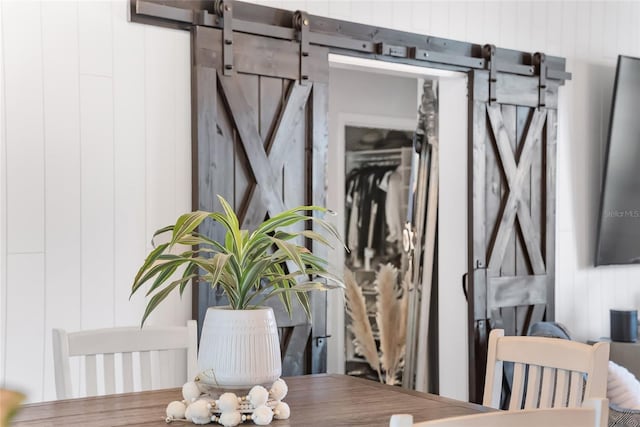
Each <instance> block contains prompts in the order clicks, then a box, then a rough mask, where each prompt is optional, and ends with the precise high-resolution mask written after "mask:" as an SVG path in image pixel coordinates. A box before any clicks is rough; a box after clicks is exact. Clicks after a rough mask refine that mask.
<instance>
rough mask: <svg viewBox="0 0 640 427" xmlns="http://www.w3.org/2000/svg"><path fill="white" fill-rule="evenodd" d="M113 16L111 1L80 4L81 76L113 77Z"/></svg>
mask: <svg viewBox="0 0 640 427" xmlns="http://www.w3.org/2000/svg"><path fill="white" fill-rule="evenodd" d="M111 16H112V14H111V2H109V1H91V2H87V1H79V2H78V17H79V20H78V25H79V33H80V34H81V37H80V40H79V44H78V49H79V50H80V56H79V58H80V74H93V75H98V76H111V75H112V72H113V64H112V62H113V61H112V60H113V52H112V49H113V46H112V37H111V33H112V31H111V25H112V20H111Z"/></svg>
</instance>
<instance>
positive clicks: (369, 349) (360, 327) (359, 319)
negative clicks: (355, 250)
mask: <svg viewBox="0 0 640 427" xmlns="http://www.w3.org/2000/svg"><path fill="white" fill-rule="evenodd" d="M344 284H345V290H344V295H345V298H346V302H347V313H348V314H349V316H350V317H351V325H349V328H350V329H351V332H353V335H354V337H355V338H354V340H353V343H354V344H355V346H356V351H357V352H358V353H360V354H362V355H363V356H364V358H365V359H366V361H367V363H369V366H371V368H372V369H374V370H375V371H376V372H377V373H378V378H379V379H380V381H381V382H382V374H381V372H380V358H379V357H378V349H377V348H376V342H375V340H374V339H373V331H372V330H371V323H369V318H368V317H367V304H366V301H365V299H364V295H363V294H362V288H360V285H358V283H357V282H356V279H355V277H353V273H352V272H351V270H349V269H347V268H345V272H344Z"/></svg>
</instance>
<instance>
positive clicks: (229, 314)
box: [198, 307, 282, 388]
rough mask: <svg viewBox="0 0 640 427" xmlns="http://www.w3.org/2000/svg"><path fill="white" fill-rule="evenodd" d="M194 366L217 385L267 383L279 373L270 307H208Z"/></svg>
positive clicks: (278, 358) (278, 350) (279, 366)
mask: <svg viewBox="0 0 640 427" xmlns="http://www.w3.org/2000/svg"><path fill="white" fill-rule="evenodd" d="M198 367H199V369H200V371H201V372H203V371H208V372H210V373H211V374H212V375H213V376H214V378H215V382H216V383H217V384H218V386H220V387H224V388H250V387H252V386H254V385H257V384H264V385H271V383H273V381H275V380H277V379H278V378H279V377H280V375H281V373H282V362H281V361H280V341H279V339H278V329H277V326H276V318H275V316H274V314H273V310H272V309H271V307H260V308H256V309H252V310H232V309H230V308H229V307H209V308H208V309H207V313H206V315H205V318H204V324H203V326H202V336H201V338H200V349H199V351H198Z"/></svg>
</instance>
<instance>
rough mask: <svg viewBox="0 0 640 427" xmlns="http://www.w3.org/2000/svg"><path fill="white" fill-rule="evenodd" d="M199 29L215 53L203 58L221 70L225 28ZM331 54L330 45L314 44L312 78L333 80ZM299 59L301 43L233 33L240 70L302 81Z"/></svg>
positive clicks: (311, 53) (205, 44) (204, 43)
mask: <svg viewBox="0 0 640 427" xmlns="http://www.w3.org/2000/svg"><path fill="white" fill-rule="evenodd" d="M196 28H197V31H198V32H199V33H200V34H202V41H203V44H202V46H207V47H208V49H210V52H213V53H210V54H208V55H206V57H202V58H201V59H200V60H201V61H206V62H207V64H208V65H209V66H210V67H213V68H216V69H218V70H220V71H221V70H222V67H223V64H222V54H221V53H215V52H216V51H220V50H221V48H222V31H221V30H218V29H215V28H207V27H196ZM218 46H219V48H218ZM214 49H215V50H214ZM328 55H329V50H328V49H327V48H324V47H320V46H311V47H310V49H309V56H308V57H307V63H308V65H309V67H308V71H309V80H310V81H313V82H324V83H326V82H328V81H329V67H328V66H327V65H326V64H327V61H328ZM299 61H300V48H299V44H298V43H297V42H292V41H286V40H277V39H272V38H268V37H260V36H253V35H249V34H243V33H238V32H234V33H233V65H234V67H235V71H236V72H238V73H244V74H255V75H259V76H268V77H275V78H284V79H288V80H298V79H299V77H300V73H299Z"/></svg>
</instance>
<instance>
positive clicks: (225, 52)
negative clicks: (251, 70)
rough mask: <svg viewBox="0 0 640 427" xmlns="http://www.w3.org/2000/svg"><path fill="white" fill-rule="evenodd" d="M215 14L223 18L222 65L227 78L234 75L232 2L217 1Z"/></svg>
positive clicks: (214, 8) (214, 9)
mask: <svg viewBox="0 0 640 427" xmlns="http://www.w3.org/2000/svg"><path fill="white" fill-rule="evenodd" d="M213 12H214V13H215V14H216V15H218V17H220V18H222V64H223V69H224V75H225V76H231V75H233V71H234V70H233V10H232V8H231V2H224V1H222V0H216V1H215V3H214V4H213Z"/></svg>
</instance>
